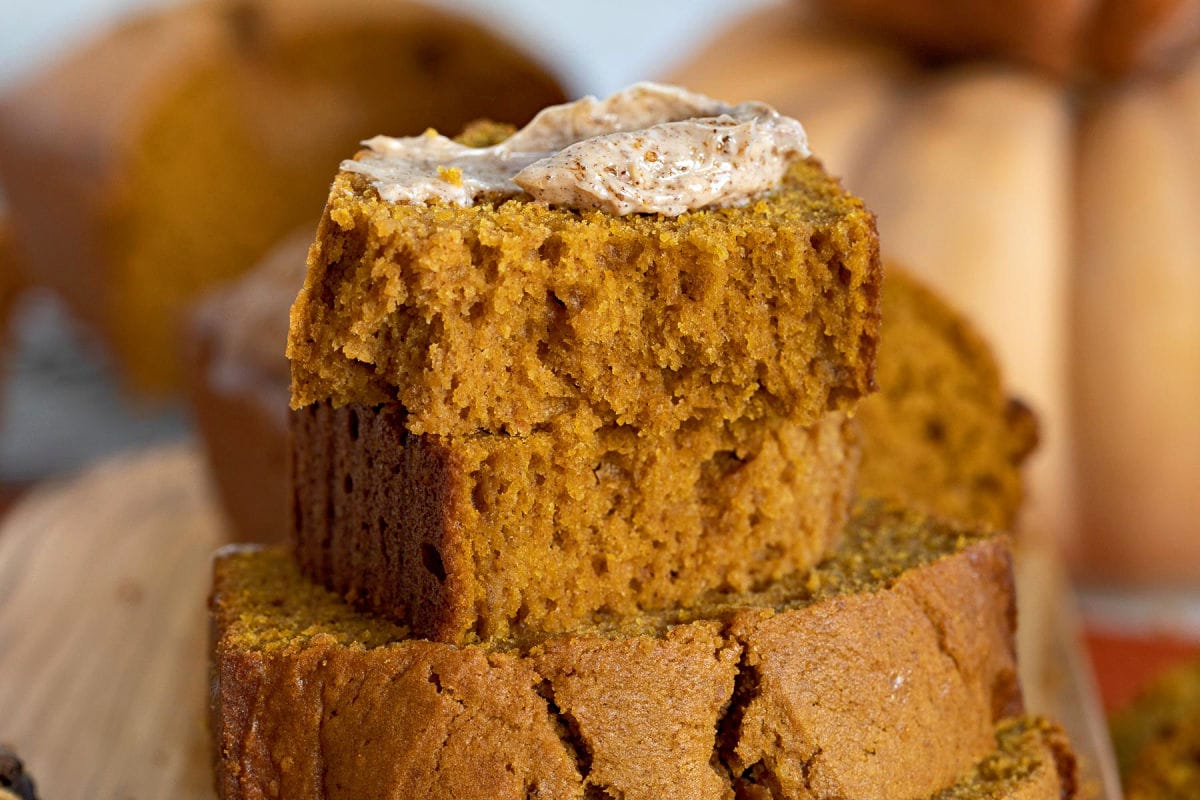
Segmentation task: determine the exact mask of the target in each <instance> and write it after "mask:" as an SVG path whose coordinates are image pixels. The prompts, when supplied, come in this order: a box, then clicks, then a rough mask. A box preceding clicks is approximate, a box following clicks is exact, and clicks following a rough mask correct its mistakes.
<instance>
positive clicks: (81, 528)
mask: <svg viewBox="0 0 1200 800" xmlns="http://www.w3.org/2000/svg"><path fill="white" fill-rule="evenodd" d="M223 526H224V523H223V521H222V519H221V518H220V515H219V513H218V512H217V510H216V507H215V501H214V499H213V496H212V493H211V490H210V488H209V484H208V477H207V475H206V473H205V469H204V465H203V462H202V459H201V458H200V456H199V454H198V453H197V451H196V450H195V448H194V447H193V446H191V445H179V446H174V447H170V448H165V449H163V448H159V449H154V450H146V451H141V452H137V453H132V454H130V455H127V456H124V457H121V458H118V459H115V460H111V461H107V462H104V463H102V464H100V465H98V466H96V467H95V468H93V469H92V470H90V471H89V472H87V473H85V474H84V475H82V476H80V477H78V478H76V479H73V480H69V481H64V482H60V483H58V484H53V485H46V486H43V487H41V488H38V489H36V490H34V491H31V492H30V493H28V494H27V495H26V496H24V497H23V498H22V499H21V500H20V501H19V502H18V503H17V505H16V506H15V507H14V508H13V509H12V511H11V513H10V514H9V515H8V516H7V517H6V518H5V519H4V521H3V525H2V526H0V741H2V742H7V743H9V744H11V745H12V746H14V747H15V748H16V749H17V751H18V752H19V753H20V754H21V756H22V757H23V758H24V760H25V762H26V765H27V766H28V768H29V769H30V771H31V772H32V774H33V776H34V778H35V779H36V780H37V783H38V788H39V790H40V793H41V795H42V796H43V797H45V798H47V800H77V799H78V800H83V799H84V798H87V800H159V799H160V798H161V799H163V800H165V799H166V798H171V799H172V800H214V793H213V789H212V784H211V778H210V774H209V751H208V738H207V731H206V729H205V724H206V723H205V705H206V702H207V674H206V673H207V662H206V651H205V650H206V637H207V621H206V616H205V615H206V609H205V600H206V597H207V594H208V588H209V575H210V564H211V557H212V552H213V550H214V549H215V548H216V547H218V546H219V545H220V544H221V543H222V541H223V537H224V533H223ZM1019 585H1020V586H1021V592H1022V598H1021V600H1022V602H1021V606H1022V621H1023V622H1022V635H1021V641H1020V643H1019V646H1020V652H1021V657H1022V659H1023V662H1024V664H1023V670H1024V671H1025V681H1026V689H1027V694H1028V696H1029V700H1030V706H1031V708H1032V709H1033V710H1035V711H1042V712H1052V713H1054V714H1055V715H1056V716H1058V717H1060V718H1061V719H1062V720H1063V722H1064V723H1065V724H1066V725H1067V727H1068V730H1069V732H1070V733H1071V735H1072V738H1073V740H1074V742H1075V744H1076V746H1077V747H1078V748H1079V749H1080V750H1081V753H1082V755H1083V760H1084V765H1085V768H1086V770H1087V776H1088V784H1089V785H1090V787H1091V788H1092V789H1093V790H1094V794H1093V796H1096V797H1103V798H1106V800H1108V799H1111V800H1116V799H1117V798H1119V797H1120V795H1119V793H1118V792H1117V791H1116V789H1115V787H1113V786H1112V785H1111V784H1110V783H1109V782H1108V780H1107V778H1108V775H1109V774H1110V769H1109V766H1108V765H1109V763H1110V760H1111V756H1110V753H1109V748H1108V744H1107V739H1106V737H1105V735H1104V731H1103V726H1102V721H1098V720H1102V718H1100V717H1099V716H1098V711H1097V709H1098V705H1097V702H1096V697H1095V691H1094V688H1093V686H1092V684H1091V682H1090V680H1089V679H1088V676H1087V674H1086V669H1083V668H1082V666H1081V665H1082V663H1083V662H1082V656H1081V653H1080V650H1079V646H1078V641H1077V638H1076V630H1075V628H1074V627H1073V622H1072V619H1071V616H1070V614H1069V613H1066V614H1064V613H1063V611H1062V610H1063V609H1064V608H1068V609H1069V605H1070V604H1069V603H1064V602H1063V598H1064V591H1063V583H1062V578H1061V573H1060V572H1058V571H1057V567H1056V566H1055V565H1054V563H1053V561H1050V562H1047V561H1046V557H1045V556H1036V557H1026V558H1024V559H1023V561H1022V564H1021V569H1020V570H1019Z"/></svg>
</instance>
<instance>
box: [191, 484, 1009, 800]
mask: <svg viewBox="0 0 1200 800" xmlns="http://www.w3.org/2000/svg"><path fill="white" fill-rule="evenodd" d="M1012 591H1013V588H1012V576H1011V566H1010V557H1009V551H1008V544H1007V540H1006V539H1005V538H1004V537H996V536H990V535H987V534H985V533H976V532H973V531H970V530H968V529H962V528H956V527H952V526H949V525H947V524H944V523H939V522H934V521H932V520H930V519H927V518H923V517H921V516H919V515H916V514H914V513H912V512H905V511H897V510H894V509H890V508H887V507H885V506H883V505H882V504H877V503H876V504H866V505H864V507H863V508H862V509H861V510H860V512H859V514H858V516H857V517H856V519H855V520H854V521H853V522H852V523H851V524H850V525H849V526H848V528H847V531H846V533H845V536H844V537H843V544H842V545H841V547H840V548H839V550H838V551H837V552H836V553H834V554H833V555H832V556H830V557H829V558H828V559H827V560H826V561H824V562H823V563H822V564H821V565H820V566H819V567H818V568H816V569H815V570H814V571H812V572H811V573H809V574H807V575H804V576H793V578H792V579H789V580H785V581H782V582H777V583H775V584H772V585H771V586H770V587H769V588H768V589H766V590H765V591H763V592H761V593H757V594H749V595H728V596H725V597H721V598H714V599H713V602H711V603H710V604H708V605H706V606H702V607H696V608H693V609H690V610H682V609H674V610H672V611H669V612H664V613H661V614H656V615H638V616H631V617H625V618H622V619H614V620H611V621H609V623H608V624H606V625H602V626H597V627H593V628H587V629H581V630H579V631H575V632H573V633H569V634H558V635H551V636H548V637H546V638H543V639H541V640H539V641H529V642H524V643H521V644H520V646H500V645H497V644H493V645H489V646H479V645H472V646H468V647H465V648H458V647H455V646H452V645H448V644H440V643H434V642H429V641H424V640H418V639H413V638H411V637H410V632H409V630H408V629H406V628H404V627H402V626H398V625H395V624H393V623H390V622H388V621H386V620H384V619H382V618H379V617H372V616H367V615H364V614H362V613H360V612H357V611H355V610H353V608H352V607H351V606H349V605H347V604H346V603H345V602H344V601H343V600H341V599H340V598H338V597H337V596H336V595H335V594H333V593H331V592H328V591H326V590H324V589H322V588H320V587H318V586H316V585H314V584H311V583H309V582H308V581H307V580H305V579H304V578H303V577H302V576H301V574H300V573H299V571H298V570H297V569H296V566H295V564H294V562H293V561H292V560H291V559H290V558H289V556H288V554H287V553H286V552H284V551H282V550H256V549H232V550H226V551H224V552H223V553H222V554H221V555H220V556H219V557H218V559H217V562H216V568H215V588H214V593H213V596H212V601H211V613H212V622H213V630H214V634H215V635H214V640H213V641H214V651H213V672H212V677H213V681H214V686H213V693H212V700H213V706H212V713H213V731H214V735H215V737H216V745H217V748H216V751H217V778H218V781H217V783H218V789H219V795H220V796H221V797H222V798H223V799H224V800H233V798H248V797H259V796H263V795H279V796H286V797H289V798H293V799H294V800H302V799H303V798H330V799H331V800H332V799H333V798H339V797H346V798H350V797H359V796H364V795H363V793H364V792H367V790H368V788H369V790H370V791H369V793H370V794H371V795H372V796H397V797H415V796H429V797H457V798H471V797H480V798H507V797H513V798H525V797H529V796H540V797H582V796H614V797H616V796H620V797H626V798H630V800H633V798H642V797H645V798H652V797H662V796H668V795H669V796H682V797H689V798H707V797H714V798H718V797H720V798H727V797H731V796H732V795H733V793H734V791H737V792H738V796H756V795H755V794H754V793H755V792H759V793H762V792H770V793H771V796H773V797H780V798H783V797H810V796H822V797H824V796H847V797H896V798H901V797H905V798H909V797H921V796H927V795H931V794H933V793H934V792H935V791H937V790H940V789H942V788H944V787H947V786H950V785H952V784H953V783H954V782H955V780H956V779H958V778H959V777H960V776H961V775H963V774H965V773H967V772H968V771H969V769H970V766H971V765H972V764H973V763H975V762H976V761H977V760H978V759H980V758H983V757H985V756H986V755H987V754H988V753H989V752H990V751H992V750H993V749H994V748H995V747H996V739H995V736H994V734H993V729H992V726H993V725H994V724H995V723H996V722H998V721H999V720H1001V719H1003V718H1005V717H1008V716H1011V715H1012V714H1013V713H1015V712H1017V711H1018V710H1019V708H1020V694H1019V689H1018V686H1017V682H1016V677H1015V671H1014V669H1015V663H1014V653H1013V641H1012V637H1013V628H1014V606H1013V594H1012ZM883 621H886V624H884V623H883ZM364 741H369V742H371V746H370V747H369V748H364V747H363V746H362V743H363V742H364Z"/></svg>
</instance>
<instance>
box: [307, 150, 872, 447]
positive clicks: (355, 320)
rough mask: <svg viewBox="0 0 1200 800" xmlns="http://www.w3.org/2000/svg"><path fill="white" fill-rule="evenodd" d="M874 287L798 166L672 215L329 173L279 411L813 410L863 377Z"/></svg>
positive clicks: (858, 231) (655, 418)
mask: <svg viewBox="0 0 1200 800" xmlns="http://www.w3.org/2000/svg"><path fill="white" fill-rule="evenodd" d="M881 280H882V270H881V268H880V264H879V246H878V239H877V236H876V233H875V220H874V217H873V216H872V215H871V214H870V212H868V211H867V210H866V209H865V208H864V207H863V205H862V202H861V201H860V200H858V199H857V198H855V197H853V196H852V195H850V194H848V193H847V192H846V191H845V190H843V189H842V187H841V186H840V185H839V184H838V182H837V181H836V180H834V179H833V178H831V177H829V176H828V175H827V174H826V173H825V172H824V171H823V170H822V169H821V167H820V165H819V164H818V163H817V162H816V161H815V160H813V159H808V160H800V161H796V162H794V163H793V164H792V165H791V167H790V169H789V170H788V172H787V174H786V175H785V177H784V179H783V182H782V184H781V185H780V186H779V187H778V188H777V189H775V190H773V191H771V192H769V193H768V194H767V195H766V196H764V197H762V198H760V199H758V200H757V201H754V202H752V203H750V204H749V205H745V206H742V207H733V208H721V209H714V210H700V211H693V212H689V213H685V214H683V215H681V216H679V217H665V216H660V215H657V214H646V215H630V216H626V217H616V216H612V215H609V214H606V213H603V212H599V211H589V212H577V211H573V210H570V209H559V208H551V207H547V206H546V205H544V204H540V203H533V202H528V198H527V197H526V196H518V197H517V198H514V199H512V200H509V201H506V202H500V203H497V202H481V203H478V204H476V205H474V206H470V207H466V208H462V207H456V206H451V205H441V204H431V205H420V204H409V203H389V202H386V201H384V200H382V199H381V198H380V197H379V194H378V192H377V191H376V190H375V188H374V187H373V186H372V185H371V184H370V182H369V181H368V180H367V179H366V178H364V177H363V176H361V175H358V174H356V173H352V172H342V173H340V174H339V175H338V176H337V178H336V179H335V181H334V183H333V188H332V190H331V192H330V196H329V203H328V205H327V207H326V210H325V215H324V218H323V219H322V221H321V224H320V227H319V229H318V232H317V241H316V244H315V246H314V248H313V250H312V251H311V254H310V260H309V271H308V276H307V279H306V281H305V284H304V288H303V290H302V291H301V292H300V295H299V297H298V299H297V301H296V304H295V306H294V308H293V310H292V328H291V334H290V339H289V344H288V355H289V358H290V359H291V361H292V406H293V408H301V407H305V406H310V405H313V404H316V403H318V402H322V401H329V402H331V403H332V404H333V405H334V407H340V406H344V405H347V404H351V403H356V404H361V405H368V406H370V405H377V404H381V403H396V404H398V405H399V406H402V407H403V408H404V410H405V412H406V414H407V417H408V426H409V429H410V430H411V431H412V432H413V433H417V434H438V435H462V434H472V433H476V432H486V433H495V434H515V435H524V434H527V433H530V432H532V431H535V430H538V429H539V428H540V427H542V426H544V425H546V424H547V423H548V422H549V421H551V420H552V419H554V418H556V417H560V416H563V415H568V414H569V415H582V416H583V417H584V418H585V419H589V420H595V423H594V427H600V426H606V425H627V426H630V427H632V428H634V429H636V430H637V431H639V432H641V433H646V434H662V433H670V432H673V431H676V430H679V429H680V428H681V427H684V426H687V425H707V426H711V425H714V424H719V423H721V422H723V421H734V420H739V419H761V418H765V417H767V416H773V417H775V418H778V419H784V420H788V421H790V422H795V423H798V424H802V425H811V424H813V423H815V422H816V421H817V420H819V419H820V418H821V417H822V416H823V415H824V414H825V413H826V412H828V411H830V410H835V409H844V408H848V407H849V406H851V405H852V404H853V403H854V402H856V401H857V400H858V398H860V397H861V396H863V395H864V394H866V393H867V392H869V391H870V390H871V389H873V387H874V383H873V381H874V369H875V351H876V346H877V340H878V335H879V324H880V316H879V292H880V283H881Z"/></svg>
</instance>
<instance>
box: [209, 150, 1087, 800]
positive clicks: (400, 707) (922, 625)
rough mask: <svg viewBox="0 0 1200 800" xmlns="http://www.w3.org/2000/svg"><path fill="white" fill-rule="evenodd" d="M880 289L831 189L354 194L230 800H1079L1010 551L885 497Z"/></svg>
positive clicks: (251, 562)
mask: <svg viewBox="0 0 1200 800" xmlns="http://www.w3.org/2000/svg"><path fill="white" fill-rule="evenodd" d="M500 135H502V134H500ZM882 282H883V270H882V268H881V265H880V258H879V246H878V241H877V237H876V234H875V226H874V220H873V217H872V216H871V214H870V213H869V212H868V211H867V210H866V209H865V208H863V206H862V203H861V202H860V201H859V200H857V199H856V198H854V197H852V196H850V195H848V194H847V193H846V192H845V191H844V190H843V189H842V188H841V187H840V186H839V185H838V183H837V182H836V180H834V179H832V178H830V177H829V176H827V175H826V174H825V173H824V171H823V170H822V168H821V167H820V164H819V163H818V162H817V161H815V160H814V159H798V160H796V161H794V162H793V163H792V164H791V166H790V167H789V168H788V170H787V172H786V174H785V175H784V177H783V179H782V181H781V183H780V184H779V185H778V186H777V187H776V189H775V190H773V191H772V192H771V193H770V194H769V195H767V196H766V197H765V198H761V199H758V200H756V201H755V202H753V203H748V204H745V205H742V206H738V207H733V208H724V209H718V210H707V211H695V212H691V213H686V214H683V215H681V216H678V217H667V216H662V215H657V214H642V215H634V216H628V217H616V216H612V215H609V214H607V213H605V212H603V211H584V212H581V211H575V210H571V209H561V208H555V207H551V206H547V205H545V204H542V203H537V202H531V201H528V199H527V198H521V197H517V198H515V199H512V200H509V201H508V202H503V203H479V204H476V205H473V206H467V207H458V206H452V205H445V204H437V203H434V204H429V205H424V204H415V203H395V202H388V201H386V200H384V199H382V198H381V196H380V193H379V192H378V191H377V189H376V188H375V187H373V185H372V184H371V182H370V181H369V180H367V179H366V178H364V176H363V175H361V174H359V173H358V172H356V171H354V170H343V171H342V172H340V173H339V174H338V176H337V177H336V179H335V181H334V184H333V188H332V190H331V193H330V198H329V202H328V204H327V206H326V209H325V214H324V217H323V219H322V221H321V223H320V226H319V228H318V231H317V237H316V242H315V244H314V245H313V247H312V248H311V250H310V253H309V259H308V272H307V276H306V279H305V284H304V287H303V289H302V290H301V291H300V294H299V297H298V299H297V300H296V303H295V306H294V308H293V311H292V325H291V331H290V340H289V357H290V358H291V361H292V365H291V366H292V411H291V417H292V422H291V424H292V444H291V464H292V480H291V484H290V485H291V507H292V514H291V520H292V522H291V528H292V541H291V545H290V547H287V548H282V547H277V548H270V547H266V548H262V547H244V546H243V547H236V548H232V549H227V550H225V551H222V552H221V553H220V554H219V555H218V557H217V560H216V564H215V579H214V590H213V596H212V603H211V612H212V621H213V631H214V637H213V641H214V649H213V655H212V667H213V673H212V674H213V693H212V725H213V732H214V737H215V744H216V753H215V756H216V766H215V770H216V782H217V787H218V792H219V794H220V796H221V797H222V798H225V799H226V800H230V799H232V798H259V797H284V798H293V799H294V798H314V800H315V799H316V798H330V799H331V800H332V799H333V798H346V799H347V800H350V799H351V798H355V799H357V798H368V797H371V798H373V797H380V798H407V797H446V798H532V797H538V798H559V797H562V798H628V799H629V800H633V799H634V798H661V797H680V798H733V797H738V798H926V797H938V798H984V797H987V798H1029V799H1030V800H1033V799H1034V798H1047V800H1049V798H1055V800H1057V799H1058V798H1063V797H1073V796H1074V792H1075V777H1074V775H1075V774H1074V761H1073V758H1072V757H1071V754H1070V749H1069V747H1068V745H1067V743H1066V741H1065V738H1064V737H1063V736H1062V734H1061V732H1060V731H1059V730H1058V729H1057V728H1055V727H1054V726H1053V725H1052V724H1050V723H1047V722H1045V721H1042V720H1038V719H1034V718H1028V717H1023V716H1022V700H1021V691H1020V686H1019V681H1018V679H1017V672H1016V655H1015V649H1014V643H1013V637H1014V632H1015V624H1016V620H1015V610H1014V609H1015V603H1014V595H1013V592H1014V589H1013V580H1012V572H1011V555H1010V545H1009V540H1008V538H1007V537H1006V536H1004V535H1003V534H998V533H994V532H993V531H992V529H991V527H990V526H988V525H978V526H973V525H972V524H971V522H970V520H967V521H965V522H963V521H959V522H951V521H946V520H944V519H941V518H938V517H934V516H929V515H927V514H926V513H925V512H924V511H921V510H917V509H916V508H914V507H906V506H905V505H904V504H902V503H898V502H897V500H896V498H897V497H901V498H903V497H907V496H908V495H910V494H920V492H919V491H916V492H910V491H908V490H904V489H901V488H897V489H896V490H895V491H889V490H888V489H887V487H886V486H883V487H880V484H886V483H887V482H888V481H889V480H894V482H895V486H897V487H900V484H901V483H903V481H901V480H900V479H892V478H888V477H887V476H888V475H890V474H893V473H894V470H889V469H888V468H887V465H888V464H889V463H895V460H894V459H893V460H892V461H891V462H889V454H888V451H887V447H886V445H885V444H884V443H885V442H886V441H887V436H886V435H885V434H881V433H879V431H880V430H883V429H886V428H887V424H886V423H881V422H878V417H879V415H878V414H874V415H872V414H864V416H865V417H867V418H875V419H876V420H877V421H876V422H874V423H872V425H873V426H874V428H873V429H874V431H875V433H873V434H871V435H863V434H862V432H861V431H860V428H859V425H858V421H857V419H856V413H857V412H858V411H859V406H860V403H863V409H864V410H865V409H866V408H867V406H866V404H865V403H866V402H870V400H869V399H867V398H868V396H869V394H870V392H871V391H872V390H873V389H874V387H875V382H876V363H877V359H878V357H879V354H880V353H881V352H886V351H885V350H883V346H882V345H881V342H880V335H881V334H880V331H881V308H880V306H881V296H882ZM902 286H905V287H907V286H908V285H907V284H902ZM921 291H922V290H919V289H916V288H905V289H904V290H903V291H902V294H901V295H898V297H900V298H901V299H900V300H896V301H894V302H895V303H897V305H896V308H897V309H901V310H903V309H906V308H907V309H911V308H913V307H930V306H932V307H934V308H937V304H936V301H930V300H928V299H927V298H925V297H924V296H923V295H922V294H921ZM902 313H903V312H902ZM912 330H916V331H918V332H919V331H921V330H924V331H926V332H928V331H937V330H940V329H938V328H937V326H936V325H933V324H929V325H927V326H926V327H925V328H924V329H922V327H921V325H920V324H916V325H914V326H913V328H912ZM919 335H921V334H920V333H916V334H914V336H919ZM941 336H942V338H941V339H940V340H938V339H937V334H935V335H934V336H933V340H934V344H933V345H931V350H930V353H931V357H932V354H933V353H935V352H938V351H937V347H938V344H937V342H938V341H940V342H941V343H945V342H946V341H950V342H951V343H954V344H957V345H959V346H960V349H962V348H966V349H969V348H970V347H971V346H972V343H971V342H969V341H966V339H968V338H969V337H964V336H962V335H958V334H955V333H952V332H951V333H943V334H941ZM917 341H920V339H919V338H918V339H917ZM913 363H914V364H915V365H916V366H914V368H913V369H912V370H908V371H904V374H903V375H900V376H898V377H896V378H894V385H896V386H900V385H901V384H904V383H905V382H907V383H908V384H912V383H914V382H919V381H920V380H922V379H925V378H929V377H930V376H931V375H932V372H930V371H929V370H928V369H927V370H925V371H922V369H921V368H920V366H921V365H920V359H919V358H917V359H914V360H913ZM906 391H907V392H908V394H907V395H905V392H906ZM899 392H900V394H901V395H904V396H906V397H909V398H911V397H912V396H914V390H913V389H911V388H909V387H902V388H901V389H900V390H899ZM901 405H903V403H902V402H900V401H896V402H894V403H893V404H892V406H891V407H893V408H898V407H900V406H901ZM921 413H922V414H924V416H923V417H922V420H921V422H920V424H919V425H918V426H917V427H918V428H920V429H921V430H922V431H923V432H924V434H926V435H927V437H928V438H929V439H930V440H931V441H933V442H934V443H935V444H938V445H940V446H942V448H943V450H944V451H945V452H952V451H951V448H950V446H949V445H947V444H945V441H944V440H945V439H947V437H950V438H953V436H954V434H955V431H954V430H953V426H954V424H955V421H954V420H951V421H950V422H949V423H947V422H945V421H944V419H943V416H944V415H945V408H936V407H935V408H926V409H925V410H923V411H922V412H921ZM884 416H885V417H886V416H887V415H886V414H884ZM934 423H937V424H936V425H934ZM931 425H933V427H936V428H937V430H932V429H931V427H930V426H931ZM881 426H882V427H881ZM997 427H998V428H999V429H1003V430H1005V431H1011V430H1012V429H1014V428H1019V427H1020V425H1019V424H1018V423H1017V422H1014V421H1013V420H1012V419H1010V418H1005V419H1003V420H1002V421H1001V422H1000V423H998V426H997ZM904 436H905V434H904V433H900V432H898V433H897V441H901V440H904ZM864 446H868V447H874V448H875V449H874V452H867V453H864V452H863V448H864ZM1021 449H1022V448H1020V447H1015V448H1014V452H1012V453H1005V456H1004V457H1005V458H1010V459H1012V460H1014V461H1019V459H1020V456H1021V455H1022V453H1018V452H1016V451H1017V450H1021ZM860 462H862V463H865V464H867V465H871V468H872V474H874V475H876V476H882V477H876V478H873V479H872V480H873V481H874V482H875V487H876V488H879V491H875V492H864V491H863V490H862V488H861V487H859V490H858V491H856V479H857V477H858V474H859V468H860ZM931 468H932V467H931ZM950 472H951V473H954V471H953V470H950ZM954 474H955V475H957V473H954ZM946 480H949V479H946ZM972 491H977V493H978V494H981V495H982V494H986V492H988V491H992V492H994V491H995V486H994V485H988V486H983V487H966V488H964V489H963V492H966V493H970V492H972ZM872 494H874V495H877V496H871V495H872ZM928 494H929V496H930V497H932V498H933V499H932V500H929V501H928V502H924V501H923V502H922V503H921V505H924V506H925V507H927V508H928V507H934V508H937V507H938V506H939V504H938V501H937V495H938V493H937V492H934V491H930V492H929V493H928ZM926 499H928V498H926ZM954 502H955V503H957V505H956V506H955V507H956V508H959V507H961V508H964V509H967V510H966V511H965V512H964V513H963V514H962V515H961V516H965V517H970V516H972V513H973V510H974V507H973V506H972V504H971V502H968V501H963V500H962V499H961V498H958V499H956V500H955V501H954ZM992 514H994V516H1005V515H1006V514H1005V512H1004V511H993V512H992ZM977 516H978V518H983V517H985V516H988V515H985V514H983V513H979V514H978V515H977ZM989 521H990V520H989Z"/></svg>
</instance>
